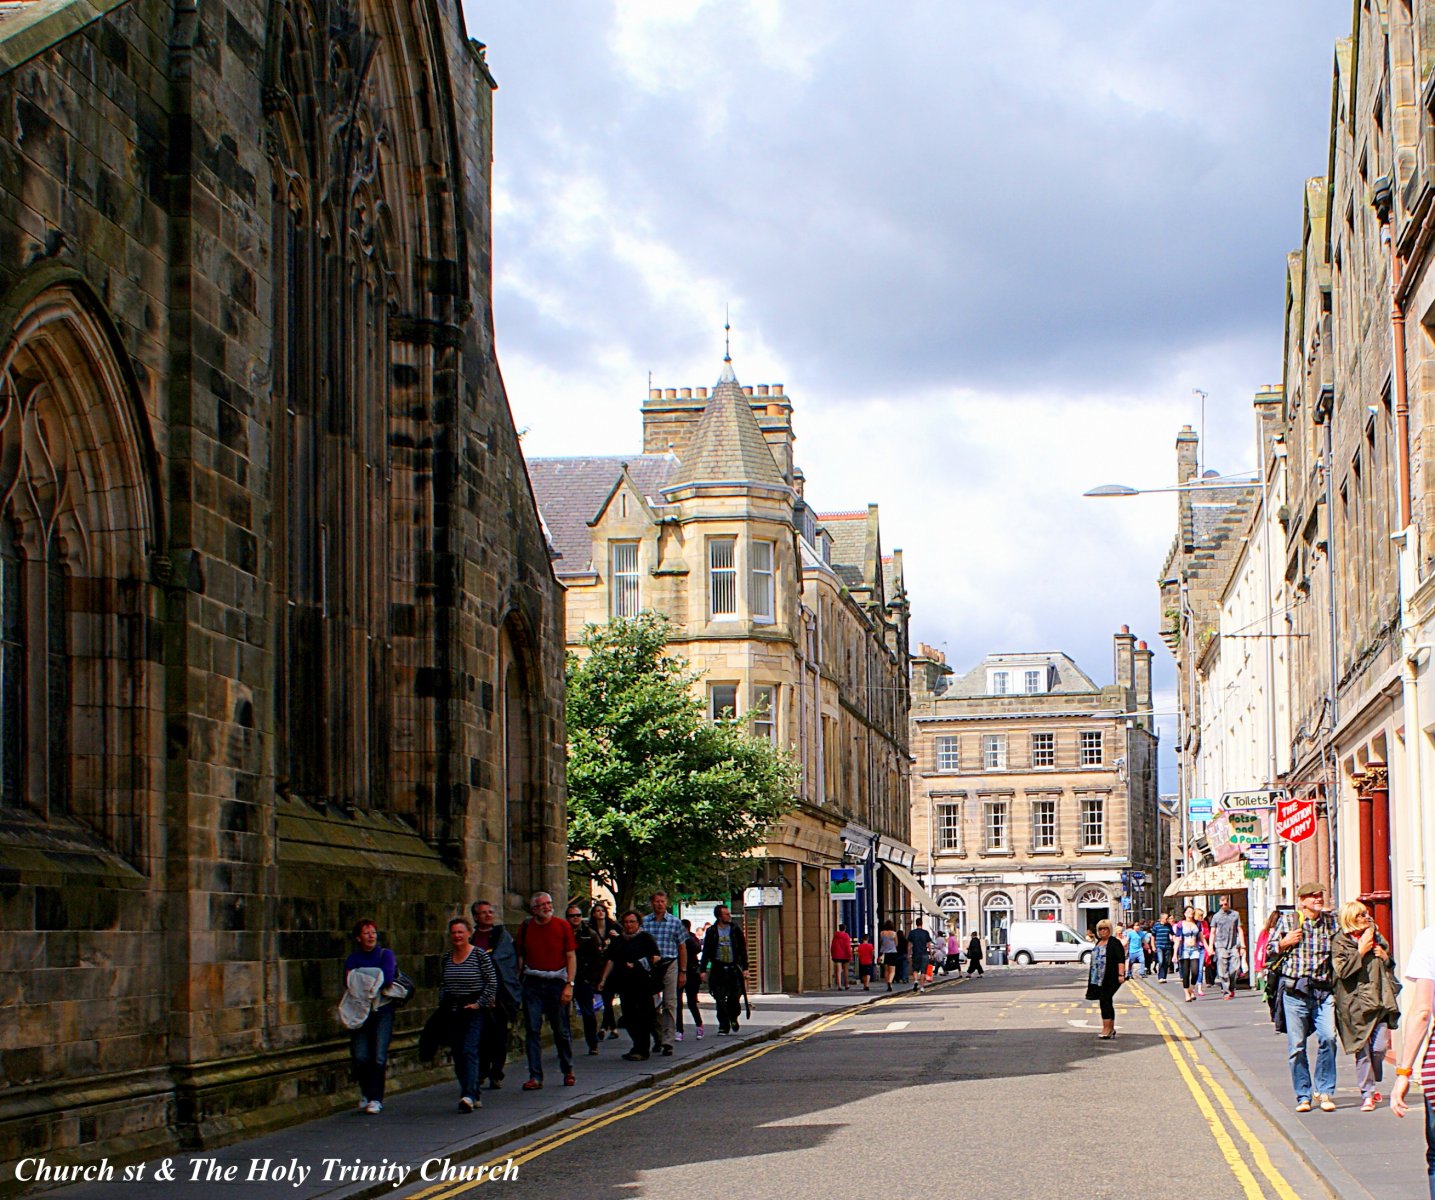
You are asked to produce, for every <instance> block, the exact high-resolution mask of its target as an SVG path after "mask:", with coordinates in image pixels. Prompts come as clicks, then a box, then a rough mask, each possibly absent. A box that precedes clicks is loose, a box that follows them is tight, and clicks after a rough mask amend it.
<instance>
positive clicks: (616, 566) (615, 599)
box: [608, 542, 640, 617]
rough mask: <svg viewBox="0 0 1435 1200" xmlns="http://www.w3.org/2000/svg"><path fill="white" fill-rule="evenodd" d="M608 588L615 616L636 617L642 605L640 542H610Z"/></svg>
mask: <svg viewBox="0 0 1435 1200" xmlns="http://www.w3.org/2000/svg"><path fill="white" fill-rule="evenodd" d="M608 561H609V573H608V589H609V593H610V597H611V607H612V612H613V616H615V617H636V616H637V615H638V609H639V605H640V595H639V587H638V583H639V580H638V543H637V542H610V543H609V544H608Z"/></svg>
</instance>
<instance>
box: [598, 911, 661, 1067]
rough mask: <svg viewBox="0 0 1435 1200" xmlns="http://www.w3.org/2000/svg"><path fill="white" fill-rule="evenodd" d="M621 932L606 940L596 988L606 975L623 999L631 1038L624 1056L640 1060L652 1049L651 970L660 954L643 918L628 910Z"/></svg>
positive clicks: (656, 983) (653, 978) (653, 979)
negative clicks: (604, 959)
mask: <svg viewBox="0 0 1435 1200" xmlns="http://www.w3.org/2000/svg"><path fill="white" fill-rule="evenodd" d="M622 930H623V932H622V933H621V934H620V935H619V936H618V937H616V938H614V939H613V940H612V941H611V942H609V943H608V949H607V951H606V952H605V954H604V957H605V958H606V959H607V960H608V961H607V962H606V963H605V964H604V966H603V977H602V979H600V980H599V982H598V986H599V988H601V989H603V990H604V991H606V989H607V985H608V979H609V977H612V978H613V985H614V988H615V990H616V991H617V993H618V999H619V1000H621V1001H622V1002H623V1024H624V1025H625V1026H626V1028H627V1030H628V1036H629V1037H630V1038H632V1039H633V1048H632V1049H631V1050H629V1051H628V1053H627V1054H625V1055H623V1058H625V1059H626V1060H627V1061H628V1062H641V1061H642V1060H643V1059H645V1058H647V1057H648V1055H649V1054H650V1053H651V1052H652V1037H653V1016H654V1012H653V992H654V991H656V990H657V988H658V987H659V986H660V984H659V981H658V979H657V977H656V976H655V975H654V970H655V968H656V967H657V964H658V962H659V961H660V960H661V957H662V956H661V955H660V954H659V953H658V943H657V942H655V941H654V940H653V935H652V934H651V933H647V932H645V931H644V929H643V926H642V918H641V917H640V916H638V914H637V913H636V912H635V911H634V910H633V909H631V908H630V909H629V910H628V911H627V912H625V913H624V914H623V919H622Z"/></svg>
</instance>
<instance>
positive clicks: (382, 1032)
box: [349, 1004, 394, 1101]
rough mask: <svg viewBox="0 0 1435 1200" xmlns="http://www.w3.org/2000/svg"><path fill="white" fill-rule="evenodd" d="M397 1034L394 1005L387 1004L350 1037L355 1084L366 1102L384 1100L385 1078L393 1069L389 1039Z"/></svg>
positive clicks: (371, 1015) (375, 1011)
mask: <svg viewBox="0 0 1435 1200" xmlns="http://www.w3.org/2000/svg"><path fill="white" fill-rule="evenodd" d="M393 1034H394V1005H392V1004H385V1005H384V1006H383V1008H376V1009H374V1011H373V1012H371V1013H370V1014H369V1019H368V1020H367V1021H365V1022H364V1023H363V1024H362V1025H360V1026H359V1027H358V1028H357V1029H356V1030H354V1032H353V1033H351V1034H350V1035H349V1056H350V1058H351V1059H352V1060H353V1068H354V1082H355V1083H357V1084H358V1085H359V1095H361V1096H363V1097H364V1098H365V1099H366V1100H379V1101H382V1100H383V1098H384V1074H385V1072H386V1071H387V1070H388V1067H389V1039H390V1038H392V1037H393Z"/></svg>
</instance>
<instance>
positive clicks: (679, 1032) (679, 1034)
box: [675, 1029, 683, 1041]
mask: <svg viewBox="0 0 1435 1200" xmlns="http://www.w3.org/2000/svg"><path fill="white" fill-rule="evenodd" d="M675 1036H676V1037H677V1039H678V1041H682V1040H683V1031H682V1030H681V1029H679V1030H678V1032H677V1034H676V1035H675Z"/></svg>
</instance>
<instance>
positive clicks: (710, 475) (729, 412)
mask: <svg viewBox="0 0 1435 1200" xmlns="http://www.w3.org/2000/svg"><path fill="white" fill-rule="evenodd" d="M732 482H741V483H762V484H768V485H771V486H775V487H784V486H786V483H787V481H786V480H785V479H784V478H783V477H782V472H781V471H780V470H778V467H777V460H776V459H774V458H773V457H772V451H771V450H770V449H769V448H768V445H767V439H765V438H764V437H763V436H762V430H761V429H760V428H759V427H758V424H757V418H756V417H755V416H753V415H752V402H751V401H750V400H749V399H748V398H747V396H746V395H744V394H743V390H742V388H741V387H739V386H738V382H737V376H736V375H735V374H733V369H732V363H731V362H730V361H728V362H725V363H724V365H723V372H722V375H721V376H720V377H719V379H718V381H717V386H716V387H714V388H713V390H712V394H711V395H710V396H709V397H708V403H707V407H706V408H704V409H703V414H702V416H701V417H699V418H698V427H697V429H696V430H695V431H694V432H693V440H692V441H691V442H690V443H689V444H688V448H687V451H686V452H685V453H684V454H683V458H682V465H681V466H680V467H679V468H678V470H677V473H676V475H675V476H674V478H673V482H672V483H670V484H669V485H668V489H669V490H671V489H673V488H678V487H682V486H684V485H688V484H695V483H732Z"/></svg>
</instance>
